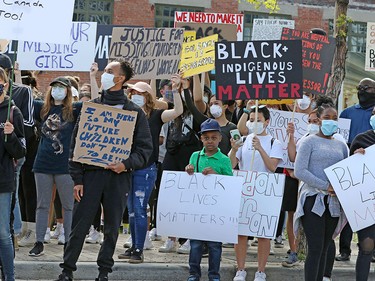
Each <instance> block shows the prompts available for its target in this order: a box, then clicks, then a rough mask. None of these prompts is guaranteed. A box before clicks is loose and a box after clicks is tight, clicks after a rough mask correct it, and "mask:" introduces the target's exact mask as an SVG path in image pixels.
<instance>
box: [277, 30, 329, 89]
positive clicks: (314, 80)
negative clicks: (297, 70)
mask: <svg viewBox="0 0 375 281" xmlns="http://www.w3.org/2000/svg"><path fill="white" fill-rule="evenodd" d="M281 39H282V40H302V65H303V90H304V91H305V92H308V93H311V94H317V95H321V94H325V93H326V90H327V83H328V78H329V75H330V72H331V66H332V60H333V55H334V53H335V48H336V39H335V38H333V37H328V36H323V35H320V34H314V33H310V32H307V31H299V30H294V29H289V28H283V34H282V36H281Z"/></svg>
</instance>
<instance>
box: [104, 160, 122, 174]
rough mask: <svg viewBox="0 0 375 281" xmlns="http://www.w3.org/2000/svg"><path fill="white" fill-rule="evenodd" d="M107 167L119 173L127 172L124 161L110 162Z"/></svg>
mask: <svg viewBox="0 0 375 281" xmlns="http://www.w3.org/2000/svg"><path fill="white" fill-rule="evenodd" d="M107 169H110V170H112V172H115V173H117V174H120V173H122V172H126V167H125V165H124V163H122V162H118V163H113V164H109V165H108V166H107Z"/></svg>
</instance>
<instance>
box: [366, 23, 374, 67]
mask: <svg viewBox="0 0 375 281" xmlns="http://www.w3.org/2000/svg"><path fill="white" fill-rule="evenodd" d="M365 70H366V71H375V22H368V23H367V38H366V61H365Z"/></svg>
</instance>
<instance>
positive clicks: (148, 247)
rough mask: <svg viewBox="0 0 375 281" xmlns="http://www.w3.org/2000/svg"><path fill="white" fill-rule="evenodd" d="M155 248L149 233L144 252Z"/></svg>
mask: <svg viewBox="0 0 375 281" xmlns="http://www.w3.org/2000/svg"><path fill="white" fill-rule="evenodd" d="M153 247H154V245H153V244H152V241H151V237H150V235H149V234H148V233H147V234H146V240H145V244H144V245H143V250H151V249H152V248H153Z"/></svg>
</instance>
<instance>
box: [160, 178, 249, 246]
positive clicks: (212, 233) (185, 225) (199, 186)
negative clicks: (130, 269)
mask: <svg viewBox="0 0 375 281" xmlns="http://www.w3.org/2000/svg"><path fill="white" fill-rule="evenodd" d="M242 184H243V179H242V178H239V177H232V176H222V175H216V174H215V175H206V176H204V175H202V174H201V173H194V174H193V175H188V174H187V173H186V172H175V171H164V172H163V176H162V179H161V183H160V191H159V198H158V208H157V224H158V234H159V235H165V236H174V237H184V238H190V239H198V240H204V241H218V242H229V243H237V236H238V214H239V210H240V201H241V190H242Z"/></svg>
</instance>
